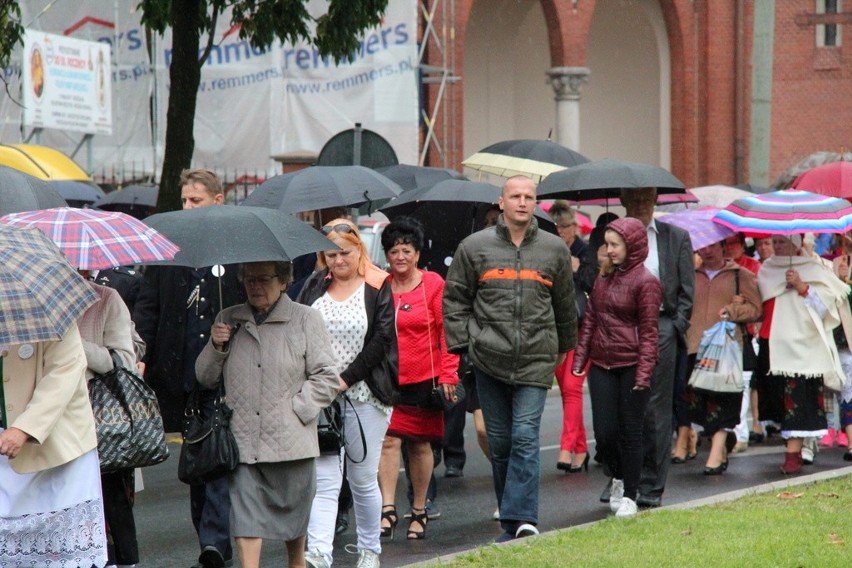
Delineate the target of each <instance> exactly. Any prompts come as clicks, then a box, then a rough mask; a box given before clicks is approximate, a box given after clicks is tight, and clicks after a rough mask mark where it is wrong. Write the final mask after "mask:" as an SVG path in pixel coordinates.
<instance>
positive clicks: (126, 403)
mask: <svg viewBox="0 0 852 568" xmlns="http://www.w3.org/2000/svg"><path fill="white" fill-rule="evenodd" d="M110 355H111V356H112V362H113V369H112V370H110V371H108V372H106V373H103V374H100V375H96V376H95V377H93V378H92V380H90V381H89V382H88V387H89V400H90V401H91V403H92V411H93V412H94V414H95V426H96V430H97V436H98V457H99V459H100V464H101V471H102V472H104V473H109V472H113V471H118V470H121V469H128V468H134V467H147V466H150V465H156V464H158V463H160V462H163V461H165V460H166V458H168V457H169V448H168V446H167V445H166V435H165V432H164V431H163V417H162V415H161V414H160V406H159V405H158V404H157V395H156V394H155V393H154V390H153V389H152V388H151V387H150V386H148V384H147V383H145V380H144V379H143V378H142V377H140V376H139V375H138V374H136V373H135V372H133V371H131V370H130V369H127V368H126V367H124V366H123V364H122V361H121V358H120V357H119V356H118V354H117V353H116V352H115V351H110Z"/></svg>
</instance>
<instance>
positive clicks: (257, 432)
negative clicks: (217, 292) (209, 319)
mask: <svg viewBox="0 0 852 568" xmlns="http://www.w3.org/2000/svg"><path fill="white" fill-rule="evenodd" d="M218 320H220V321H223V322H225V323H227V324H229V325H231V326H233V327H232V329H235V330H236V331H234V333H233V335H232V336H231V341H230V343H229V344H228V346H227V347H226V350H225V351H217V350H216V348H215V347H213V343H212V341H208V343H207V345H206V346H205V347H204V349H203V350H202V351H201V354H200V355H199V356H198V360H197V361H196V364H195V372H196V374H197V376H198V381H199V382H200V383H201V384H202V385H204V386H205V387H207V388H214V387H216V386H217V385H218V384H219V377H220V375H221V374H224V377H225V390H226V395H227V399H228V404H229V405H230V406H231V408H232V409H233V410H234V416H233V418H232V419H231V430H232V431H233V433H234V437H235V438H236V440H237V446H238V447H239V450H240V461H241V462H243V463H249V464H253V463H258V462H282V461H292V460H299V459H304V458H311V457H316V456H318V455H319V445H318V444H317V429H316V419H317V416H318V415H319V412H320V410H321V409H323V408H325V407H326V406H328V405H329V404H331V402H332V401H333V400H334V398H335V396H337V391H338V385H339V383H338V377H337V373H336V372H335V369H334V364H335V363H334V361H335V360H334V353H333V352H332V349H331V343H330V340H329V338H328V333H327V332H326V329H325V324H324V323H323V321H322V316H321V315H320V313H319V312H318V311H316V310H314V309H312V308H309V307H307V306H303V305H300V304H297V303H295V302H293V301H292V300H290V298H288V297H287V296H286V295H284V294H282V295H281V299H280V300H279V301H278V303H277V304H276V305H275V306H274V307H273V308H272V311H271V312H270V314H269V317H267V319H266V320H265V321H264V322H263V323H262V324H260V325H257V324H255V320H254V315H253V312H252V309H251V307H250V306H249V305H248V304H240V305H238V306H233V307H231V308H226V309H225V310H223V311H222V312H221V313H220V314H219V316H218ZM237 326H239V327H237Z"/></svg>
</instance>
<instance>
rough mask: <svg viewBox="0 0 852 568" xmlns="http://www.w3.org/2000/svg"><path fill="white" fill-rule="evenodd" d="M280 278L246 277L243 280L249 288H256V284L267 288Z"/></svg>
mask: <svg viewBox="0 0 852 568" xmlns="http://www.w3.org/2000/svg"><path fill="white" fill-rule="evenodd" d="M276 278H278V277H277V276H246V277H245V278H243V282H245V283H246V285H247V286H254V285H255V284H260V285H261V286H266V285H267V284H269V283H270V282H272V281H273V280H275V279H276Z"/></svg>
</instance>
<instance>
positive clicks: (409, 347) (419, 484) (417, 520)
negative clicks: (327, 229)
mask: <svg viewBox="0 0 852 568" xmlns="http://www.w3.org/2000/svg"><path fill="white" fill-rule="evenodd" d="M423 242H424V235H423V228H422V226H421V225H420V223H419V222H417V221H415V220H414V219H408V218H400V219H398V220H397V221H394V222H393V223H391V224H390V225H388V226H387V227H386V228H385V230H384V232H383V233H382V247H383V248H384V250H385V255H386V256H387V259H388V263H389V264H390V270H391V276H390V278H389V280H390V283H391V291H392V292H393V299H394V309H395V314H396V334H397V341H398V345H399V386H400V393H401V396H400V403H399V404H398V405H396V406H394V408H393V413H392V414H391V422H390V426H389V427H388V431H387V435H386V436H385V440H384V444H383V446H382V458H381V462H380V464H379V486H380V488H381V491H382V503H383V505H382V536H386V537H387V536H389V537H391V538H392V537H393V532H394V527H395V526H396V523H397V521H398V516H397V512H396V505H395V497H396V483H397V478H398V477H399V462H400V455H401V454H400V452H401V446H402V441H403V440H405V441H406V443H407V447H408V460H409V462H408V463H409V475H410V476H411V485H412V489H413V492H414V496H413V499H412V506H411V520H410V522H409V524H408V534H407V538H408V539H410V540H419V539H422V538H424V537H425V536H426V523H427V521H428V519H427V516H426V489H427V487H428V485H429V479H430V477H431V475H432V468H433V462H432V447H431V442H433V441H441V440H442V439H443V437H444V413H443V411H441V410H431V409H428V408H423V407H422V405H423V403H425V401H427V400H428V398H429V395H430V393H431V391H432V389H433V386H436V385H437V386H438V387H439V388H440V389H441V391H442V394H443V396H444V398H446V399H447V400H454V399H455V398H456V385H457V384H458V382H459V378H458V374H457V370H458V366H459V358H458V356H457V355H451V354H450V353H448V352H447V345H446V341H445V339H444V324H443V309H442V306H441V300H442V298H443V295H444V279H443V278H441V276H440V275H438V274H437V273H435V272H426V271H423V270H420V269H419V268H417V262H418V260H419V259H420V250H421V249H422V248H423Z"/></svg>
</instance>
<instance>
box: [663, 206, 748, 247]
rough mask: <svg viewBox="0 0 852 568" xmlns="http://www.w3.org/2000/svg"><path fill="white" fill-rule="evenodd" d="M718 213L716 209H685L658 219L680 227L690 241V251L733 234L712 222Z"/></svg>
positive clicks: (726, 228)
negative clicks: (687, 234)
mask: <svg viewBox="0 0 852 568" xmlns="http://www.w3.org/2000/svg"><path fill="white" fill-rule="evenodd" d="M718 212H719V209H718V208H716V207H708V208H706V209H687V210H686V211H678V212H677V213H670V214H668V215H663V216H662V217H660V218H659V220H660V221H662V222H663V223H668V224H669V225H674V226H675V227H680V228H681V229H683V230H684V231H686V232H687V233H689V238H690V240H691V241H692V250H698V249H702V248H704V247H706V246H709V245H712V244H713V243H718V242H719V241H721V240H724V239H727V238H728V237H730V236H731V235H733V234H735V231H732V230H731V229H729V228H728V227H725V226H724V225H720V224H719V223H714V222H713V216H714V215H716V213H718Z"/></svg>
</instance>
